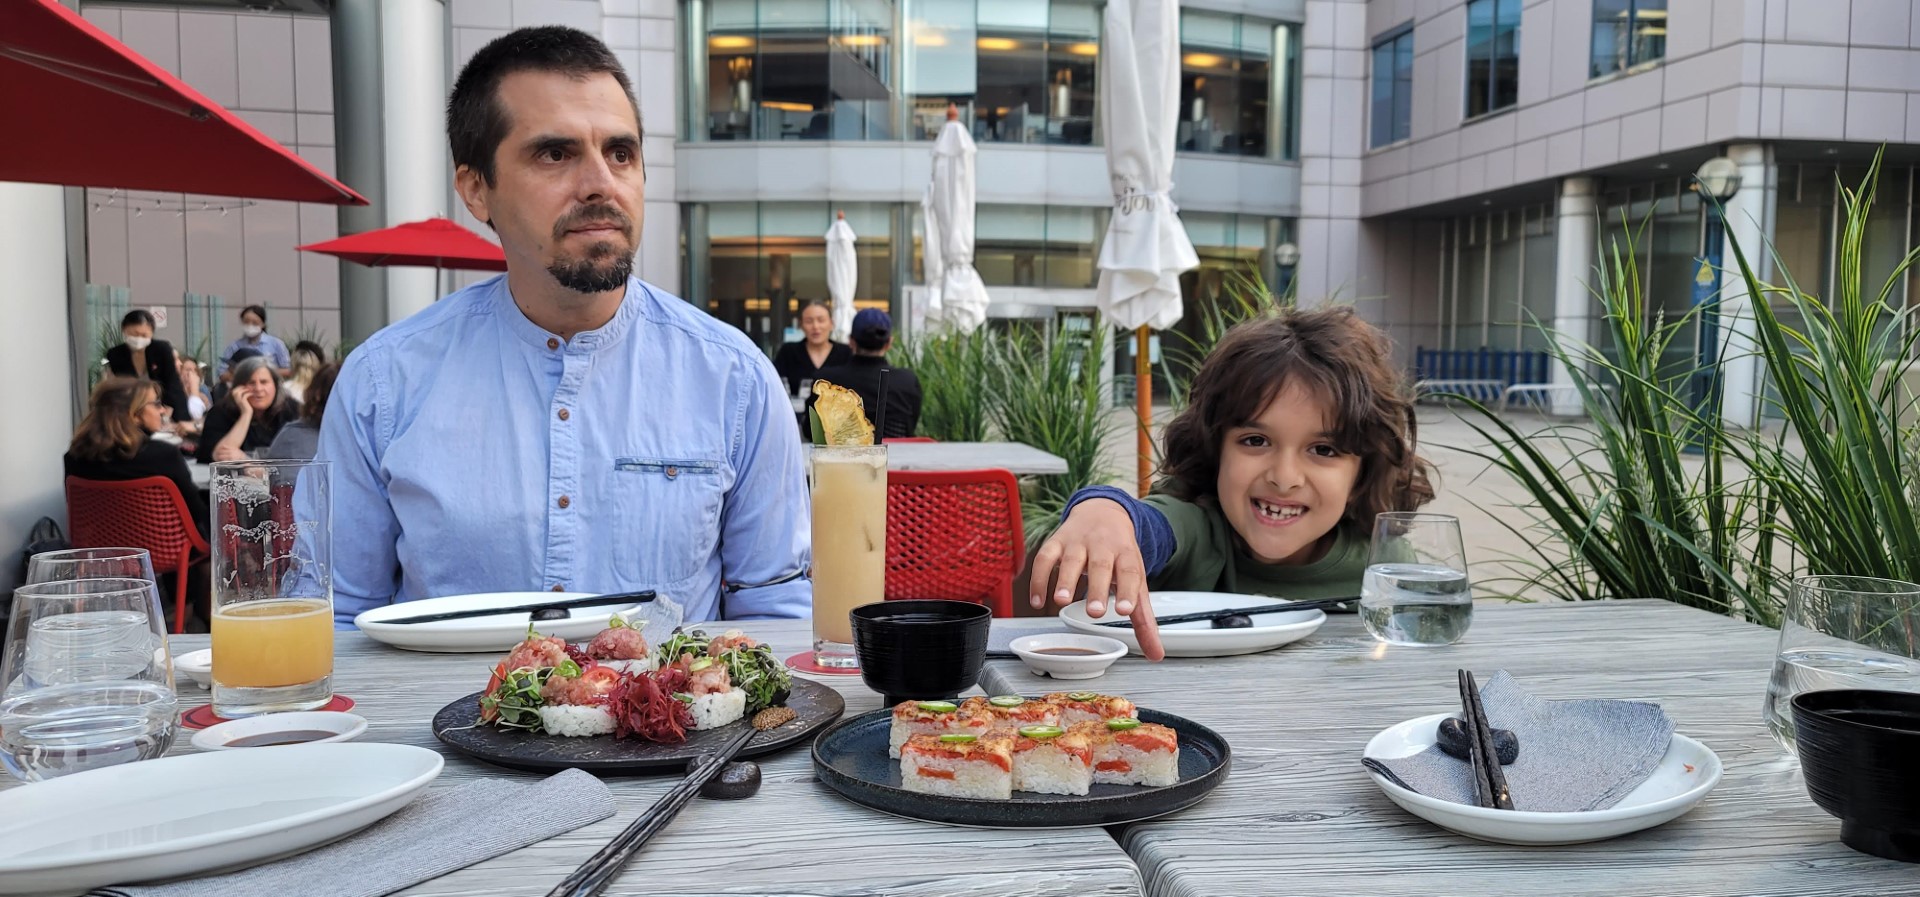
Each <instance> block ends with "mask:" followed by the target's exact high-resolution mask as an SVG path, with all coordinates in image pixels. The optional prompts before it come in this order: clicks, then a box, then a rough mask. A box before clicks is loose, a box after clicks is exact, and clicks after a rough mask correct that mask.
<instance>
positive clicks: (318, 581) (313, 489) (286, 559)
mask: <svg viewBox="0 0 1920 897" xmlns="http://www.w3.org/2000/svg"><path fill="white" fill-rule="evenodd" d="M330 473H331V471H330V468H329V467H328V464H327V462H324V461H225V462H221V463H218V464H215V465H214V466H213V477H212V481H211V486H212V498H213V508H212V511H213V712H214V713H215V714H216V715H218V716H222V717H227V718H229V719H231V718H236V717H243V716H257V715H259V714H262V713H277V712H281V711H287V710H313V709H316V708H319V707H323V706H325V705H326V704H327V703H328V702H329V701H332V700H333V496H332V490H331V488H330V487H331V485H332V483H331V476H330Z"/></svg>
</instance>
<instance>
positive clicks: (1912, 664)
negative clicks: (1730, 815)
mask: <svg viewBox="0 0 1920 897" xmlns="http://www.w3.org/2000/svg"><path fill="white" fill-rule="evenodd" d="M1835 688H1870V689H1878V690H1881V691H1912V692H1920V585H1915V584H1914V583H1910V582H1901V581H1899V580H1897V579H1873V578H1870V577H1864V576H1803V577H1801V578H1799V579H1796V580H1794V582H1793V587H1792V588H1791V589H1790V590H1788V592H1787V612H1786V614H1785V615H1784V616H1783V617H1781V619H1780V650H1779V651H1778V653H1776V654H1775V655H1774V660H1773V677H1772V678H1771V679H1769V680H1768V681H1767V706H1766V711H1765V715H1766V722H1767V729H1768V730H1769V731H1771V732H1772V733H1773V737H1774V740H1776V741H1778V742H1780V746H1781V747H1784V748H1786V749H1787V751H1788V752H1789V753H1792V752H1793V696H1794V695H1797V694H1799V693H1801V692H1803V691H1825V690H1828V689H1835Z"/></svg>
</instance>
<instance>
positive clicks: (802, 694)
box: [433, 676, 887, 775]
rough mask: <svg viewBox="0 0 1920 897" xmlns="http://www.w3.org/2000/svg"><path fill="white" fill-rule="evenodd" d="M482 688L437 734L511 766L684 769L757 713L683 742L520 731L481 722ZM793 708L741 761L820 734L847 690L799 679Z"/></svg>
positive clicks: (436, 725) (449, 711)
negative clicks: (792, 715)
mask: <svg viewBox="0 0 1920 897" xmlns="http://www.w3.org/2000/svg"><path fill="white" fill-rule="evenodd" d="M480 694H481V693H480V692H474V693H473V694H470V695H467V696H466V697H464V698H461V699H459V700H457V701H454V702H453V703H451V704H448V705H447V706H445V707H442V708H440V712H439V713H437V714H434V717H433V734H434V737H436V738H438V739H440V740H441V741H443V742H445V743H446V744H447V746H448V747H451V748H453V749H454V750H456V751H459V752H460V753H463V754H466V755H467V756H469V757H473V758H475V759H477V760H485V761H486V762H488V763H492V764H495V765H497V766H505V767H508V768H511V769H527V770H535V771H540V770H558V769H569V768H579V769H584V770H586V771H588V772H592V773H605V774H616V775H617V774H622V773H656V772H674V771H678V770H681V769H684V768H685V767H686V765H687V761H688V760H691V759H693V758H695V757H698V756H700V755H701V754H706V753H711V752H712V751H714V750H715V749H717V748H719V747H720V745H722V744H724V743H725V742H726V741H727V739H729V738H732V737H733V736H734V734H735V733H737V732H739V731H740V729H739V727H740V726H747V725H751V720H752V718H753V716H752V714H748V715H747V716H746V717H743V718H742V719H740V720H739V721H738V722H733V723H728V724H727V725H724V726H721V727H720V728H717V729H706V730H704V731H700V732H688V733H687V740H686V741H683V742H681V743H679V744H657V743H654V742H650V741H640V740H638V739H632V738H615V737H614V736H612V735H595V736H591V737H587V738H566V737H562V736H559V735H536V734H533V733H530V732H525V731H520V730H516V729H502V728H498V727H495V726H481V725H476V723H478V722H479V720H480ZM786 706H787V707H789V708H791V709H792V710H793V712H794V713H795V714H798V716H797V718H795V719H794V720H793V722H790V723H787V724H786V725H784V726H781V727H780V728H777V729H774V730H772V731H768V732H761V733H759V734H757V735H755V736H753V740H752V741H749V742H747V746H746V747H744V748H741V750H740V754H739V759H741V760H747V759H751V758H753V757H759V756H764V755H766V754H771V753H773V752H775V751H778V750H781V749H783V748H787V747H791V746H793V745H794V744H797V743H799V742H801V741H804V740H806V739H808V738H811V737H813V735H814V733H816V732H818V731H820V729H821V728H822V727H823V726H826V725H827V724H829V723H832V722H833V721H834V720H837V719H839V718H840V715H841V714H842V713H845V712H846V709H847V704H846V701H845V700H843V699H842V698H841V697H840V693H839V692H837V691H834V690H833V689H831V688H828V687H827V686H824V685H821V684H820V683H818V682H812V681H809V680H806V679H801V678H799V677H797V676H796V677H794V680H793V693H792V694H791V695H789V696H788V698H787V703H786ZM886 738H887V734H886V730H885V728H884V727H883V728H882V730H881V732H880V754H881V756H882V758H884V757H885V756H886V751H887V746H886Z"/></svg>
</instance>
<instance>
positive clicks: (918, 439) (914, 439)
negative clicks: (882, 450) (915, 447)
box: [880, 436, 940, 445]
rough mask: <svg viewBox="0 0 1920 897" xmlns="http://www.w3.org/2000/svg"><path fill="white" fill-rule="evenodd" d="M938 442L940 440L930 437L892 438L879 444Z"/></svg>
mask: <svg viewBox="0 0 1920 897" xmlns="http://www.w3.org/2000/svg"><path fill="white" fill-rule="evenodd" d="M939 441H940V440H938V439H935V438H933V437H932V436H894V437H891V438H888V439H882V440H880V444H882V445H892V444H894V443H896V442H939Z"/></svg>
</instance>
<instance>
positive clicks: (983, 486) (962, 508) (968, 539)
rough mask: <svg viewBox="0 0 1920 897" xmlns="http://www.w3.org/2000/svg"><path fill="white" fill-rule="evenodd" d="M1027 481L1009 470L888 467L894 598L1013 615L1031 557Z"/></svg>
mask: <svg viewBox="0 0 1920 897" xmlns="http://www.w3.org/2000/svg"><path fill="white" fill-rule="evenodd" d="M1026 560H1027V547H1026V535H1025V532H1024V530H1023V529H1022V527H1021V525H1020V485H1019V483H1018V482H1016V481H1015V480H1014V478H1013V474H1011V473H1008V472H1007V471H1005V470H955V471H926V470H891V471H888V472H887V599H888V600H897V599H902V598H947V599H952V600H957V601H972V602H976V603H981V604H985V605H987V606H988V607H991V608H992V609H993V613H994V615H995V616H999V617H1011V616H1013V579H1014V577H1016V576H1018V575H1020V568H1021V566H1022V565H1024V564H1025V563H1026Z"/></svg>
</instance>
